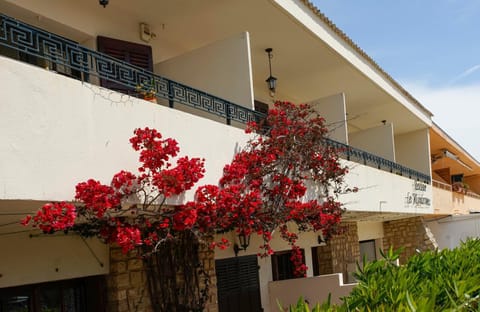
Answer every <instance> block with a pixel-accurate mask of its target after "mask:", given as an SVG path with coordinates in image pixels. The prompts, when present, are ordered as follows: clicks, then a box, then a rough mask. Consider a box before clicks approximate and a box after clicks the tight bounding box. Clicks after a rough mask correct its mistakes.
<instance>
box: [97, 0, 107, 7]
mask: <svg viewBox="0 0 480 312" xmlns="http://www.w3.org/2000/svg"><path fill="white" fill-rule="evenodd" d="M98 3H99V4H100V5H103V7H106V6H107V4H108V0H98Z"/></svg>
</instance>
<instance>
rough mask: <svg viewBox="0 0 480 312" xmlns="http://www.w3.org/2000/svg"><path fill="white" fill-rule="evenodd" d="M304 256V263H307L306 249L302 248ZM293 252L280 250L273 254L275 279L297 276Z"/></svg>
mask: <svg viewBox="0 0 480 312" xmlns="http://www.w3.org/2000/svg"><path fill="white" fill-rule="evenodd" d="M301 251H302V256H303V263H305V251H304V250H303V249H301ZM291 256H292V252H291V251H290V250H288V251H280V252H276V253H275V254H273V255H272V275H273V280H274V281H281V280H286V279H292V278H297V277H296V276H295V275H294V274H293V272H294V270H295V268H294V266H293V263H292V261H291V260H290V257H291Z"/></svg>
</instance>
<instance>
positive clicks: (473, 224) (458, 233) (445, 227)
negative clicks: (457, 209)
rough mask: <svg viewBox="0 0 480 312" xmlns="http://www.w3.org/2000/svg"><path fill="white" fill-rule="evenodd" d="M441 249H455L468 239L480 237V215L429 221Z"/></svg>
mask: <svg viewBox="0 0 480 312" xmlns="http://www.w3.org/2000/svg"><path fill="white" fill-rule="evenodd" d="M427 223H428V226H429V227H430V230H431V231H432V233H433V235H434V236H435V239H436V240H437V243H438V248H439V249H444V248H450V249H452V248H455V247H457V246H459V245H460V243H461V242H462V241H465V240H466V239H467V238H479V237H480V215H477V214H474V215H468V216H449V217H446V218H440V219H437V220H433V221H428V220H427Z"/></svg>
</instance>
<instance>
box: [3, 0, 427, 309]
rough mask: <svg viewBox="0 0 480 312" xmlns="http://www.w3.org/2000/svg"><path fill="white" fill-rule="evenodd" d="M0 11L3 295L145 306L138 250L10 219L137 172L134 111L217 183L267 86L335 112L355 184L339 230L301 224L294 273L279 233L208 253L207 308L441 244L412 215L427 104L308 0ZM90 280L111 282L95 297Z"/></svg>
mask: <svg viewBox="0 0 480 312" xmlns="http://www.w3.org/2000/svg"><path fill="white" fill-rule="evenodd" d="M107 2H108V1H107ZM0 12H1V13H2V15H1V16H0V21H1V24H0V63H1V64H0V82H1V84H2V86H3V87H2V88H3V90H4V92H2V104H1V106H0V109H1V115H0V116H1V117H0V118H1V122H2V125H3V131H2V132H1V134H0V135H1V141H2V142H3V144H2V146H1V147H0V151H1V162H0V172H2V174H1V176H0V182H1V186H2V192H1V195H0V220H1V221H0V223H1V227H0V246H2V253H3V254H4V256H2V257H1V259H0V268H1V270H2V271H0V300H1V304H2V305H3V306H5V307H15V305H18V306H22V304H24V305H28V307H29V309H30V310H29V311H38V309H39V307H41V306H42V305H44V306H51V307H57V306H62V305H63V306H65V305H68V304H70V305H72V306H73V305H75V304H77V305H79V306H81V305H82V304H83V306H87V304H88V307H90V306H96V307H100V306H102V307H104V308H105V309H109V310H112V311H134V309H137V310H139V309H140V310H148V309H149V307H148V300H147V299H145V300H144V299H143V298H145V296H144V295H143V290H144V288H145V274H146V273H145V270H144V268H143V266H142V264H141V263H139V262H138V261H136V258H135V256H134V255H133V256H128V257H121V256H119V255H118V250H117V249H115V248H112V249H109V248H108V246H105V245H103V244H101V243H99V242H97V241H95V240H83V239H81V238H79V237H73V236H62V235H58V236H57V235H55V236H48V237H45V236H42V235H39V233H37V232H34V231H33V232H31V231H28V230H27V229H25V228H21V227H20V226H19V225H18V224H16V221H17V220H18V219H19V218H20V217H21V216H22V214H26V213H31V212H32V211H35V210H36V209H38V207H40V206H41V205H42V203H44V202H47V201H63V200H65V201H70V200H72V199H73V197H74V186H75V184H76V183H77V182H79V181H84V180H86V179H88V178H91V177H95V178H96V179H99V180H100V181H102V182H104V183H108V181H109V179H110V177H111V176H112V174H113V173H115V172H118V170H120V169H131V170H132V171H133V170H135V168H137V167H138V164H137V155H136V154H135V153H134V152H133V151H131V150H129V148H128V138H129V137H130V136H131V134H132V131H133V129H135V128H138V127H145V126H148V127H152V128H156V129H158V130H159V131H160V132H161V133H162V134H163V135H164V136H166V137H173V138H175V139H176V140H178V142H179V144H180V147H181V149H182V153H184V154H186V155H192V156H196V157H202V158H205V159H206V176H205V178H204V179H203V180H202V181H201V183H203V184H207V183H211V184H214V183H216V182H217V181H218V179H219V177H220V175H221V173H222V168H223V166H224V165H225V164H226V163H229V162H230V160H231V159H232V157H233V155H234V153H235V151H237V150H238V149H239V148H241V147H242V146H243V145H244V144H245V142H246V141H247V140H248V139H249V136H248V135H246V134H245V133H244V132H243V129H244V127H245V123H246V122H248V121H254V120H258V118H261V117H262V116H263V115H262V114H263V113H264V112H265V109H266V108H268V107H269V106H271V105H273V102H274V101H275V100H287V101H292V102H295V103H310V104H312V105H313V107H315V109H317V110H318V111H319V112H320V113H321V114H322V115H323V116H324V117H325V119H326V122H327V124H328V125H329V127H330V130H331V132H330V133H331V139H332V144H336V145H337V146H339V147H341V148H342V151H343V154H342V157H343V160H342V161H343V162H344V163H345V164H346V165H347V166H348V167H349V168H350V172H349V174H348V175H347V178H346V180H347V181H346V182H347V184H348V185H350V186H352V187H358V188H359V192H357V193H354V194H347V195H343V197H342V198H341V200H342V201H343V202H344V203H345V208H346V213H345V215H344V219H343V220H344V226H345V229H346V231H345V235H342V236H338V237H334V238H332V239H331V240H329V241H327V242H326V241H325V240H324V239H323V238H322V237H321V235H320V236H319V235H318V234H315V233H305V234H304V235H303V236H302V237H301V243H300V247H301V248H302V249H303V252H304V255H305V262H306V264H307V265H308V267H309V270H308V272H307V276H308V278H306V279H296V280H293V279H290V276H289V265H288V261H286V260H288V253H286V251H287V250H289V247H288V246H287V245H285V244H283V243H282V242H281V241H280V240H279V239H274V241H273V244H272V247H273V248H274V249H275V250H276V252H277V253H276V254H275V255H274V256H273V257H270V258H265V259H260V258H258V257H257V256H256V254H257V253H258V250H257V249H256V247H254V246H259V245H260V244H261V243H260V242H259V241H257V240H256V238H255V237H252V241H251V242H250V246H249V248H247V250H245V251H243V250H242V251H240V252H239V253H238V254H236V253H235V252H234V250H233V249H232V248H230V249H227V250H224V251H216V252H215V254H213V253H210V252H205V255H204V256H203V258H202V261H203V262H204V265H205V266H207V267H208V268H209V272H212V273H211V274H212V277H214V281H215V280H216V281H215V282H214V283H213V285H212V287H211V296H210V299H209V300H210V301H209V306H208V309H209V310H211V311H215V310H217V309H218V310H219V311H222V312H223V311H237V310H238V311H241V310H242V309H243V310H245V309H247V310H250V311H260V310H261V309H263V310H264V311H274V309H275V308H276V300H277V299H279V300H281V301H282V303H285V304H288V303H290V302H291V299H290V297H288V296H289V295H291V296H292V298H294V297H295V300H296V299H297V298H298V295H299V294H302V292H303V291H306V290H305V289H311V288H312V287H311V285H312V283H313V285H320V284H324V285H328V287H327V288H326V289H325V291H324V292H323V293H322V292H318V293H317V294H316V296H318V297H311V298H310V300H311V301H312V302H313V301H314V300H321V299H322V298H325V296H326V294H328V292H331V291H333V290H332V289H334V287H336V288H338V289H339V290H338V296H340V295H343V294H345V293H346V292H348V290H349V289H350V288H348V287H351V286H345V287H346V288H342V287H343V286H341V285H343V284H348V283H350V282H354V279H353V277H352V275H351V273H352V272H353V271H354V270H355V264H356V262H358V261H359V260H360V259H361V255H363V254H366V255H368V256H369V257H370V258H375V257H378V255H377V250H378V248H388V246H390V245H393V246H400V245H407V247H408V248H407V251H406V254H405V257H407V256H408V255H409V254H411V253H413V252H414V250H415V249H418V248H420V249H421V248H432V240H431V237H430V236H429V235H430V234H429V231H428V229H427V228H426V226H425V222H424V220H423V219H422V218H420V216H423V215H429V214H433V213H434V212H435V211H434V205H433V203H432V197H433V195H432V184H431V172H432V164H431V152H430V137H431V136H432V133H431V131H430V130H429V129H430V127H431V126H432V122H431V113H430V112H429V111H428V110H427V109H425V107H423V106H422V105H421V104H420V103H419V102H418V101H416V100H415V99H414V98H413V97H412V96H411V95H410V94H409V93H408V92H407V91H406V90H404V89H403V88H402V87H401V86H400V85H399V84H398V83H396V82H395V81H394V80H393V79H392V78H391V77H390V76H389V75H388V74H387V73H385V72H384V71H383V70H382V69H381V68H380V67H379V66H378V65H377V64H376V63H375V62H374V61H373V60H372V59H371V58H370V57H368V55H366V54H365V53H364V52H363V51H362V50H361V49H360V48H359V47H358V46H357V45H355V43H353V42H352V41H351V40H350V39H349V38H348V37H347V36H346V35H345V34H344V33H343V32H341V31H340V30H339V29H338V28H337V27H336V26H335V25H334V24H333V23H332V22H331V21H330V20H328V18H327V17H325V16H324V15H323V14H322V13H321V12H319V11H318V10H317V9H316V8H315V7H313V6H312V5H311V4H310V3H309V2H308V1H303V0H260V1H259V0H246V1H237V2H225V1H223V0H213V1H208V2H195V1H188V0H182V1H147V0H142V1H137V2H135V3H133V2H131V1H127V0H112V1H110V3H109V4H108V5H106V7H102V6H101V5H99V2H98V1H93V0H92V1H74V0H52V1H49V2H48V4H45V3H42V2H39V1H36V0H21V1H19V0H16V1H13V0H1V1H0ZM268 48H271V49H272V54H273V58H272V59H269V56H268V54H267V53H266V49H268ZM269 61H271V70H272V71H271V72H270V71H269ZM269 75H273V76H275V77H276V78H277V87H276V90H275V93H273V92H272V90H269V88H268V87H267V85H266V83H265V79H266V78H267V77H269ZM145 81H153V84H152V85H151V86H149V87H151V88H152V90H153V91H154V93H155V103H152V102H149V101H146V100H145V99H143V98H141V97H140V98H139V94H138V93H137V92H136V91H135V89H136V86H138V85H139V84H142V83H143V82H145ZM192 196H193V192H187V194H185V196H184V198H183V200H188V199H191V198H192ZM19 216H20V217H19ZM227 236H230V237H229V238H230V239H231V240H232V241H234V242H235V241H236V240H237V238H236V237H235V235H234V234H227ZM32 259H35V261H32ZM402 260H403V259H402ZM229 268H230V269H231V268H234V269H231V270H229ZM245 272H247V273H245ZM333 273H342V274H343V275H342V276H341V277H339V276H338V275H331V274H333ZM318 276H320V277H318ZM327 280H328V282H325V281H327ZM325 283H326V284H325ZM89 285H96V287H97V288H98V289H97V291H95V292H94V293H96V294H105V295H102V296H93V295H92V294H90V293H89V292H87V291H86V289H92V288H91V287H90V286H89ZM142 285H143V286H142ZM330 285H331V286H330ZM318 287H320V286H318ZM292 289H295V290H297V292H295V291H292ZM286 290H289V291H288V292H286ZM312 296H314V295H312ZM338 296H337V297H338ZM75 298H88V300H87V299H85V300H84V301H81V302H82V303H78V302H79V301H78V300H76V299H75ZM82 300H83V299H82ZM292 300H293V299H292ZM85 302H88V303H85ZM242 304H247V305H248V308H244V306H242ZM3 306H2V307H3ZM5 309H6V310H8V308H5ZM81 309H82V308H78V309H77V310H78V311H83V310H81ZM77 310H72V311H77ZM87 310H88V311H91V309H87Z"/></svg>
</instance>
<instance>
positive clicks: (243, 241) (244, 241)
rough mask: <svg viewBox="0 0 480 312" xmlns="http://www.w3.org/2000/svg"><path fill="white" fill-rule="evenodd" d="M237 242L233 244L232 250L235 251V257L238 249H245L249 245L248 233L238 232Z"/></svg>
mask: <svg viewBox="0 0 480 312" xmlns="http://www.w3.org/2000/svg"><path fill="white" fill-rule="evenodd" d="M238 242H239V244H237V243H235V244H233V252H234V253H235V257H236V256H238V252H239V251H240V250H247V248H248V246H249V245H250V235H245V233H244V232H241V233H240V234H238Z"/></svg>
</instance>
